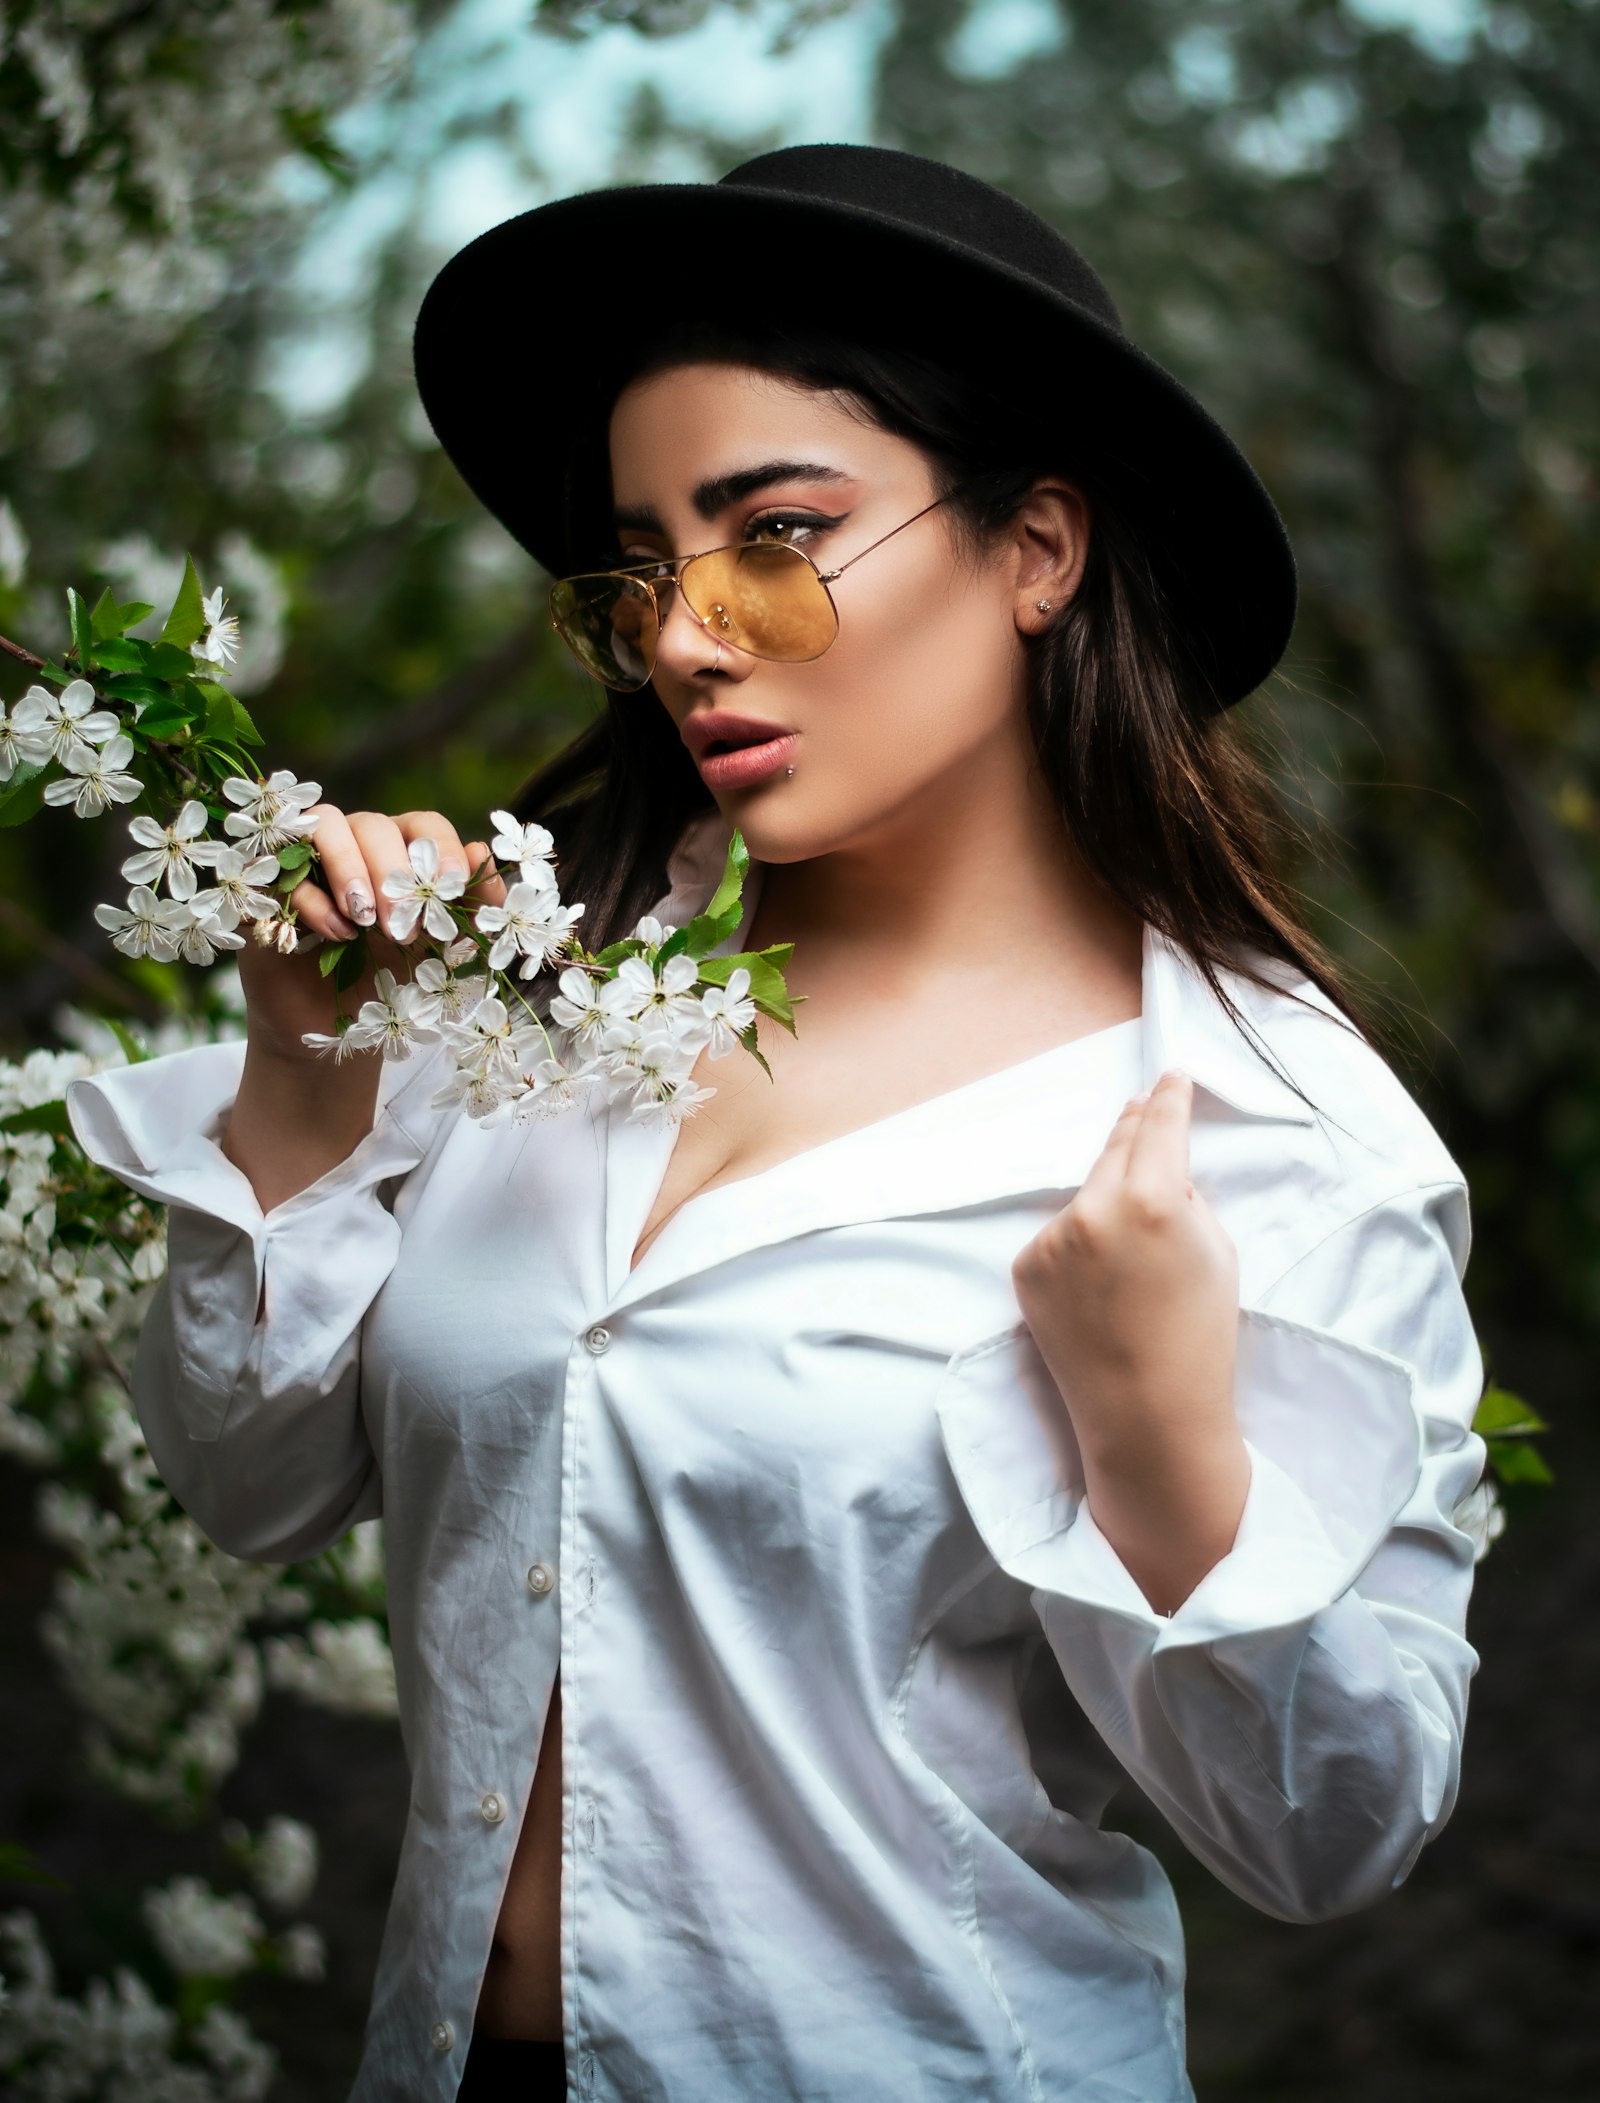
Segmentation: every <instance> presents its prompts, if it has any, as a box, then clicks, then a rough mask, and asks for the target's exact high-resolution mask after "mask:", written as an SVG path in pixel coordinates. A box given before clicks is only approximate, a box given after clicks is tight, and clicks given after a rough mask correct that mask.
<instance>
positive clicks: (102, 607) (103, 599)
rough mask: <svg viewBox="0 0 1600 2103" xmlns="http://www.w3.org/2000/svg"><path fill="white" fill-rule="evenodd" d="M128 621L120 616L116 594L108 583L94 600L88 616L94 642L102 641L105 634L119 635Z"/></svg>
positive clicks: (120, 610)
mask: <svg viewBox="0 0 1600 2103" xmlns="http://www.w3.org/2000/svg"><path fill="white" fill-rule="evenodd" d="M127 625H128V623H127V622H126V621H125V620H124V619H123V618H122V608H121V607H120V606H119V605H118V604H117V595H116V593H115V592H114V591H113V590H112V589H111V587H110V585H109V584H108V585H107V586H106V588H105V590H104V591H103V592H102V593H101V594H100V596H99V598H98V599H96V600H95V602H94V611H93V613H91V614H90V616H89V634H90V637H91V638H92V640H93V641H94V642H96V643H103V642H104V641H105V640H106V638H107V636H111V635H120V634H121V633H122V631H123V629H124V628H126V627H127Z"/></svg>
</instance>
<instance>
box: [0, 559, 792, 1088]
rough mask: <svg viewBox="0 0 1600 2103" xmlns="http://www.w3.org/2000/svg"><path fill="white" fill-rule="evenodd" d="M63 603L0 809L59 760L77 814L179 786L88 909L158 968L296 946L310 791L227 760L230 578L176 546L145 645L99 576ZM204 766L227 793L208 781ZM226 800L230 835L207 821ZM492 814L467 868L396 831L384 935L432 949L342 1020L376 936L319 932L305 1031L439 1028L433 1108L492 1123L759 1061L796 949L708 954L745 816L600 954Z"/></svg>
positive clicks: (541, 841)
mask: <svg viewBox="0 0 1600 2103" xmlns="http://www.w3.org/2000/svg"><path fill="white" fill-rule="evenodd" d="M68 604H69V610H70V613H71V625H72V634H73V650H72V653H71V654H73V655H75V656H76V657H77V660H78V664H79V667H80V676H77V677H70V678H69V677H68V676H67V675H66V674H65V673H64V672H63V671H61V670H60V668H59V667H54V666H51V665H49V664H47V663H46V662H45V661H44V660H38V662H39V665H40V669H41V671H42V672H43V673H45V674H46V675H47V677H49V676H54V677H55V678H57V680H58V681H59V683H60V685H59V691H54V692H53V691H52V690H51V688H50V686H49V685H48V684H45V683H43V682H42V681H41V682H36V683H34V684H33V685H31V686H29V688H28V690H27V692H26V693H25V694H24V695H23V696H22V698H21V699H20V700H19V701H18V702H17V703H16V704H15V706H14V707H13V708H12V709H10V711H9V712H8V711H7V710H6V709H5V707H4V706H3V705H0V785H3V784H5V783H12V788H11V789H10V790H9V791H6V790H5V789H4V788H3V786H0V804H3V803H4V802H6V801H7V799H8V796H15V795H16V794H17V793H18V792H19V791H21V790H23V789H30V788H34V787H35V784H34V783H33V781H32V780H31V778H29V777H31V776H33V775H40V776H42V774H43V773H44V771H45V770H46V769H48V768H51V767H54V768H56V769H57V770H58V771H57V773H56V774H55V776H54V777H53V778H52V779H50V780H48V781H42V782H41V783H40V784H39V785H38V786H37V794H38V795H39V796H40V798H41V800H42V801H43V802H44V803H46V804H53V805H60V806H70V807H71V808H72V810H73V811H74V812H75V813H76V815H77V816H78V817H80V818H96V817H99V816H101V815H102V814H103V813H105V812H106V811H109V810H111V809H113V808H114V807H115V806H116V805H118V804H129V803H135V802H140V801H144V802H146V803H149V802H152V801H153V802H155V803H156V804H157V806H158V808H159V806H160V805H161V803H162V800H163V792H164V791H166V792H170V791H171V790H172V789H173V787H174V785H175V784H176V783H178V782H180V781H186V783H187V789H186V792H185V793H183V794H182V796H181V800H179V798H177V797H172V798H171V800H172V801H174V802H176V804H177V807H176V809H175V810H172V812H171V815H170V816H169V817H168V818H167V819H166V822H164V823H163V822H161V820H160V818H159V817H157V816H154V815H151V814H150V813H149V811H148V810H141V811H140V812H138V813H137V814H136V815H135V816H133V817H131V818H130V819H129V821H128V830H129V833H130V835H131V838H132V842H133V845H134V848H135V849H136V851H135V852H134V853H132V854H130V855H128V856H127V857H126V858H125V859H124V860H123V862H122V865H121V870H122V875H123V876H124V878H125V879H126V880H127V882H128V884H129V885H130V889H129V891H128V894H127V897H126V900H125V902H124V903H122V904H120V905H117V904H111V903H105V904H101V905H97V906H96V907H95V909H94V911H95V918H96V919H97V920H98V921H99V923H100V924H101V926H102V927H104V928H105V929H106V930H107V931H108V933H109V934H110V936H111V939H112V941H113V943H114V945H115V946H116V947H117V948H118V949H119V950H121V951H122V952H123V953H124V954H125V955H127V956H129V957H134V958H143V957H148V958H152V959H155V960H157V961H159V962H163V963H170V962H173V961H175V960H177V959H179V958H181V959H183V961H185V962H187V963H192V964H198V965H202V966H204V965H210V964H213V963H214V962H215V961H216V960H217V958H218V956H219V955H220V954H221V953H222V952H224V951H227V950H231V949H240V948H242V947H243V946H244V942H245V939H246V936H245V933H244V932H242V930H244V929H245V928H247V927H248V928H250V929H251V930H252V932H253V934H254V938H255V939H256V940H257V941H258V942H260V943H262V944H263V945H266V946H272V947H275V948H277V949H279V950H280V951H282V952H284V953H285V954H288V953H292V952H293V951H295V950H296V949H299V948H301V947H302V946H303V942H304V938H303V936H302V933H301V929H300V926H299V920H298V915H297V914H296V912H295V911H294V909H293V907H292V905H291V903H290V899H291V897H292V896H293V894H295V893H296V892H297V891H298V890H299V889H300V887H301V886H302V885H303V884H304V883H305V881H306V879H307V878H308V877H309V876H310V875H311V873H312V868H313V864H315V863H316V862H317V861H318V860H319V856H318V852H317V848H316V844H315V840H314V837H313V836H314V834H315V832H316V830H317V827H318V824H319V821H320V817H321V812H320V811H319V810H318V809H317V808H316V805H317V804H318V802H319V799H320V798H321V795H322V786H321V783H320V782H316V781H301V780H299V779H297V777H296V776H295V775H294V774H293V773H292V772H290V771H289V770H288V769H287V768H279V769H277V770H276V771H274V772H273V773H271V774H270V775H268V776H266V777H265V778H264V779H262V778H252V777H251V776H250V775H248V774H245V773H240V772H235V771H230V769H229V768H228V766H227V765H226V764H224V763H223V762H226V760H227V759H228V758H229V757H230V756H231V755H232V754H233V753H234V752H235V751H237V750H238V749H239V747H240V745H241V744H242V743H244V742H257V743H259V742H260V733H259V732H258V731H257V730H256V728H255V726H254V724H253V723H251V721H250V719H249V717H248V715H247V714H246V713H245V712H244V710H243V709H241V708H240V707H239V704H238V703H237V702H236V701H235V700H233V698H232V697H231V696H230V695H229V694H228V692H227V691H226V689H225V687H223V685H222V684H221V681H222V679H223V678H224V677H225V676H227V675H228V674H229V672H230V668H231V667H232V665H233V663H234V661H235V659H236V658H237V657H238V656H239V653H240V650H241V647H242V638H241V634H240V628H239V622H238V619H237V617H236V616H234V615H232V614H230V613H228V612H227V610H226V604H227V602H226V599H225V597H224V595H223V593H222V591H221V590H220V589H218V590H215V591H213V592H212V593H210V594H209V595H208V596H203V595H202V593H201V589H200V584H199V579H198V577H197V576H196V574H195V571H194V566H193V564H192V563H189V564H187V565H186V567H185V571H184V578H183V583H182V585H181V587H180V589H179V594H178V598H177V601H176V602H175V604H174V606H173V609H172V612H171V614H170V615H169V616H168V618H167V621H166V624H165V625H164V627H163V629H162V631H161V636H160V638H159V639H158V640H157V641H156V642H155V643H153V644H152V643H144V642H140V641H137V640H136V639H134V638H133V637H132V636H131V635H130V634H129V633H128V630H129V628H130V626H132V625H134V623H135V618H136V617H139V616H143V615H145V614H147V613H148V612H149V611H150V609H149V608H147V607H143V606H131V607H123V606H119V605H117V604H116V603H115V601H114V599H113V598H112V597H111V595H110V594H109V593H107V594H105V595H103V596H102V598H101V600H100V601H99V602H98V603H97V605H96V606H95V607H94V609H93V610H92V611H91V610H90V609H89V608H88V607H87V606H86V605H85V604H84V602H83V601H82V600H81V599H80V598H79V597H78V595H77V594H76V593H69V594H68ZM89 671H98V672H108V673H109V674H110V676H109V677H108V678H106V679H105V680H104V681H103V682H102V683H103V686H104V693H103V694H102V693H101V691H99V690H98V689H97V687H96V685H95V684H94V683H93V681H92V680H91V679H90V678H89V677H87V676H83V674H86V673H87V672H89ZM107 700H109V701H110V702H111V703H112V704H113V705H112V706H105V705H102V704H103V702H104V701H107ZM124 706H126V707H127V708H129V709H131V715H130V716H129V718H128V720H127V721H125V720H124V715H123V713H122V709H123V707H124ZM130 726H131V727H130ZM174 740H176V742H174ZM136 759H137V760H139V761H140V764H141V765H142V766H143V769H144V771H143V772H141V771H140V770H139V767H138V766H136V765H135V761H136ZM207 766H209V767H210V769H211V771H212V772H213V773H214V775H215V777H216V788H217V790H218V791H220V797H221V799H222V802H223V804H225V805H226V806H227V807H226V808H221V807H220V806H219V805H217V804H214V803H213V802H211V801H209V800H208V798H207V796H206V794H205V788H206V782H205V779H204V772H205V769H206V767H207ZM19 770H26V774H24V773H23V772H20V771H19ZM147 776H148V779H147ZM217 815H220V817H221V829H220V832H215V831H213V830H212V829H211V828H212V822H213V818H214V816H217ZM491 816H492V819H493V824H494V836H493V841H492V844H491V847H490V851H489V857H488V860H487V861H486V862H485V864H484V865H483V866H482V867H481V868H480V869H478V870H477V871H475V872H470V873H469V872H468V871H467V870H466V869H464V868H461V867H452V868H449V869H446V868H444V867H443V866H442V865H441V858H440V853H439V847H438V843H437V842H436V841H435V840H433V839H431V838H428V837H426V836H424V837H420V838H416V839H413V840H411V841H409V842H408V844H407V850H406V853H407V866H406V867H404V868H401V869H397V870H394V871H391V872H390V874H389V875H387V876H386V877H385V878H384V879H383V884H382V889H383V892H384V895H385V897H386V898H387V899H388V901H389V910H388V912H387V914H386V916H385V932H386V934H387V935H388V936H389V938H390V939H391V940H392V941H395V942H400V943H409V942H412V941H414V940H417V939H418V938H419V937H420V938H422V939H423V940H424V941H425V943H426V945H427V947H428V952H429V953H428V954H425V955H422V956H420V957H419V960H418V963H417V966H416V969H415V972H414V975H413V976H412V977H410V978H408V979H406V980H404V981H401V980H397V979H396V977H395V975H394V973H393V971H391V970H389V969H387V968H384V969H380V970H377V971H375V972H374V973H373V974H372V978H371V985H372V989H373V993H374V996H375V997H374V998H371V999H368V1000H366V1001H365V1002H363V1004H362V1006H361V1009H360V1012H359V1014H357V1015H356V1016H355V1017H351V1016H349V1015H347V1014H345V1012H344V1011H343V1008H342V1005H340V1002H339V996H340V995H342V993H343V992H344V991H346V990H347V989H348V988H349V987H351V986H353V985H355V984H357V983H358V982H360V981H361V980H362V978H363V977H364V975H365V967H366V963H367V950H366V938H365V936H363V935H358V936H356V937H355V938H354V939H352V940H351V941H349V942H336V943H331V944H328V945H326V946H325V947H324V950H323V955H322V958H321V960H320V962H321V969H322V970H323V972H324V974H325V975H327V976H330V977H331V978H332V980H333V985H332V989H331V990H332V992H333V994H334V1001H335V1013H334V1018H333V1019H334V1025H335V1026H334V1028H333V1029H332V1030H328V1031H321V1030H317V1031H309V1032H307V1033H306V1036H305V1042H306V1044H307V1045H308V1046H309V1047H311V1048H312V1049H314V1050H317V1051H321V1052H328V1053H331V1054H333V1056H334V1057H335V1058H336V1059H345V1058H348V1057H351V1056H352V1055H354V1054H356V1053H359V1052H379V1053H381V1054H382V1055H383V1056H384V1057H385V1058H390V1059H403V1058H408V1057H410V1056H411V1054H412V1052H413V1051H414V1050H415V1048H416V1047H417V1046H419V1045H423V1044H430V1045H438V1046H440V1047H441V1048H442V1050H443V1051H444V1052H445V1053H446V1054H447V1055H448V1056H447V1061H446V1063H447V1066H448V1069H449V1070H448V1073H447V1075H446V1077H445V1079H444V1082H443V1086H442V1087H441V1088H440V1089H439V1090H438V1092H437V1093H436V1095H435V1097H434V1101H435V1103H436V1104H440V1105H445V1106H450V1107H455V1106H460V1107H461V1108H463V1109H464V1110H465V1112H466V1113H467V1115H469V1116H471V1117H473V1118H475V1119H479V1120H482V1121H485V1122H488V1121H493V1120H495V1119H498V1118H500V1117H502V1116H504V1117H508V1118H510V1119H511V1120H512V1121H513V1122H517V1123H522V1122H526V1121H527V1120H528V1119H530V1118H542V1117H546V1116H550V1115H552V1114H554V1113H556V1112H558V1111H562V1110H567V1109H570V1108H572V1107H573V1106H574V1105H575V1104H576V1103H578V1102H579V1101H580V1100H582V1099H583V1098H585V1097H586V1096H591V1095H594V1094H598V1095H599V1097H600V1099H602V1100H620V1099H625V1100H626V1101H627V1103H628V1106H629V1109H628V1114H629V1115H630V1117H632V1118H635V1119H638V1120H641V1121H644V1122H648V1123H666V1124H674V1123H676V1122H677V1121H678V1120H679V1119H681V1118H683V1117H685V1116H687V1115H689V1114H691V1113H692V1112H693V1111H694V1110H696V1109H697V1108H698V1107H699V1106H700V1105H701V1104H702V1103H704V1102H706V1101H707V1100H709V1098H710V1097H711V1096H712V1095H714V1094H715V1093H716V1090H715V1089H714V1088H712V1087H709V1086H707V1085H706V1084H705V1083H704V1082H699V1081H696V1080H695V1079H694V1069H695V1068H696V1066H697V1065H698V1063H699V1058H700V1054H701V1053H702V1052H704V1053H705V1054H706V1055H707V1057H709V1058H711V1059H720V1058H723V1057H725V1056H726V1055H727V1054H728V1053H729V1052H731V1051H732V1050H734V1049H735V1048H736V1047H737V1046H739V1045H741V1044H742V1045H744V1046H745V1048H747V1049H748V1050H749V1051H750V1052H751V1053H752V1055H753V1056H754V1057H756V1058H757V1059H758V1060H760V1058H761V1055H760V1053H759V1051H757V1049H756V1044H755V1032H756V1018H757V1013H758V1011H760V1012H764V1013H765V1014H767V1015H769V1016H772V1017H774V1018H775V1019H776V1020H778V1021H779V1022H781V1023H782V1024H783V1025H784V1026H785V1027H786V1028H792V1027H793V1021H792V1010H791V1007H790V1003H789V1000H788V995H787V991H786V989H785V987H784V983H783V973H782V963H783V961H784V960H786V959H787V956H788V954H789V950H788V945H778V946H777V947H775V948H772V949H768V950H764V951H761V952H759V953H755V954H752V955H749V956H747V957H737V956H735V957H718V956H715V955H714V952H715V951H716V949H717V948H718V947H719V946H720V945H721V944H722V942H723V941H724V940H725V939H726V937H727V936H729V935H730V934H731V933H732V932H733V931H734V929H735V927H736V926H737V925H738V923H739V921H740V919H741V918H742V914H741V911H740V906H739V898H740V887H741V883H742V878H743V874H744V871H745V869H746V867H747V866H748V861H749V856H748V853H747V851H746V850H745V847H744V842H743V840H742V839H741V838H740V837H739V835H738V834H737V832H736V833H735V834H734V835H733V838H732V840H731V841H730V845H729V856H728V865H727V868H726V870H725V872H724V877H723V882H722V884H721V885H720V886H719V888H718V891H717V893H716V895H715V896H714V897H713V899H712V900H711V902H710V904H709V905H708V907H707V908H706V910H705V911H704V912H703V913H702V914H700V915H698V916H697V917H696V919H695V920H694V921H693V922H691V923H690V925H689V926H687V927H685V928H678V927H676V926H673V925H671V924H670V923H668V924H664V923H662V922H661V921H659V920H657V919H655V918H654V917H653V916H650V915H646V916H645V917H644V918H643V919H641V920H640V921H639V922H638V924H637V926H636V927H635V929H634V931H633V933H632V935H631V936H629V937H627V938H626V939H624V940H623V941H620V942H613V943H611V944H609V945H608V946H607V947H606V948H605V949H603V950H601V951H600V952H599V953H598V954H595V955H591V954H590V953H589V952H588V951H587V950H586V949H584V947H583V946H582V944H581V942H579V940H578V935H577V930H578V923H579V922H580V921H581V919H582V918H583V914H584V910H585V909H584V906H583V904H582V903H581V902H578V903H566V902H564V901H563V899H562V895H561V890H560V886H559V884H558V882H557V880H556V874H555V841H554V838H553V836H552V835H551V833H550V832H549V831H548V830H547V829H546V827H544V826H542V825H539V824H536V823H528V822H524V821H523V820H521V819H519V818H518V817H516V816H515V815H514V814H513V813H512V812H511V811H509V810H496V811H494V812H493V813H492V814H491ZM491 872H492V873H493V875H494V876H495V877H496V878H497V880H498V886H497V887H498V888H499V889H500V890H501V891H502V893H503V895H502V897H501V898H500V899H499V900H498V901H497V902H493V903H491V902H487V901H485V902H482V903H478V904H476V905H475V906H474V905H472V904H470V903H468V902H467V901H466V900H465V898H464V894H465V893H466V892H467V890H468V889H469V885H470V886H472V887H474V888H476V887H477V886H479V885H481V884H483V882H484V879H485V878H486V877H487V876H488V875H489V874H490V873H491ZM320 939H321V938H320V937H315V936H314V937H312V941H313V942H316V941H319V940H320ZM305 946H309V945H305ZM547 970H553V971H555V972H557V973H558V974H559V977H558V984H557V987H556V988H555V990H554V991H553V992H550V991H549V989H545V991H546V997H545V998H544V1000H543V1003H542V1006H536V1005H535V1003H534V1001H533V1000H531V999H530V998H529V997H528V992H527V990H525V989H526V988H527V986H528V982H529V981H531V980H534V979H536V978H538V977H539V975H540V974H541V973H544V972H546V971H547ZM761 1063H762V1064H763V1065H765V1061H764V1060H762V1061H761Z"/></svg>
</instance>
